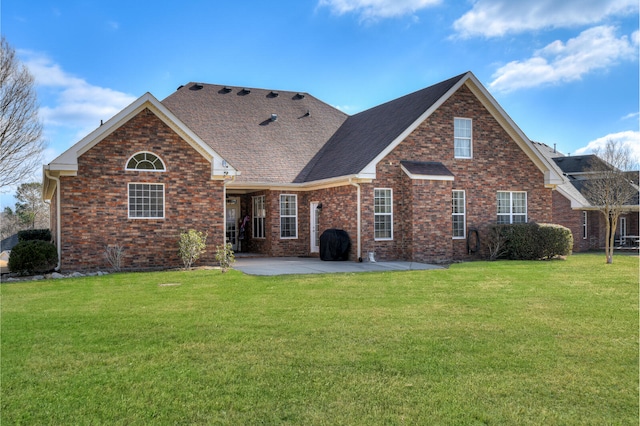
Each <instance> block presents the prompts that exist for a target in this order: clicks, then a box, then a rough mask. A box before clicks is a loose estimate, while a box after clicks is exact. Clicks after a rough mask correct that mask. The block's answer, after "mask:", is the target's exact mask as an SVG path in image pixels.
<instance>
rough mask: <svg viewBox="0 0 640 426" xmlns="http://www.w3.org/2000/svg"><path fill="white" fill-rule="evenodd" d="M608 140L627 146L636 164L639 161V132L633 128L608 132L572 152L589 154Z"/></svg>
mask: <svg viewBox="0 0 640 426" xmlns="http://www.w3.org/2000/svg"><path fill="white" fill-rule="evenodd" d="M608 140H613V141H615V142H618V143H621V144H622V145H623V146H625V147H628V148H629V151H631V156H632V157H633V159H634V162H635V163H636V164H638V163H640V132H638V131H635V130H627V131H625V132H618V133H610V134H608V135H606V136H603V137H601V138H598V139H595V140H593V141H591V142H589V143H588V144H587V146H585V147H582V148H580V149H578V150H576V152H575V153H574V154H575V155H585V154H590V153H592V152H593V151H594V150H596V149H604V147H605V145H606V144H607V141H608Z"/></svg>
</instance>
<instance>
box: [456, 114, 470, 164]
mask: <svg viewBox="0 0 640 426" xmlns="http://www.w3.org/2000/svg"><path fill="white" fill-rule="evenodd" d="M456 120H468V121H469V122H470V123H471V135H470V136H469V138H466V137H464V138H460V137H459V138H458V139H469V156H468V157H462V156H458V155H456ZM453 156H454V158H457V159H461V160H470V159H472V158H473V119H472V118H468V117H453Z"/></svg>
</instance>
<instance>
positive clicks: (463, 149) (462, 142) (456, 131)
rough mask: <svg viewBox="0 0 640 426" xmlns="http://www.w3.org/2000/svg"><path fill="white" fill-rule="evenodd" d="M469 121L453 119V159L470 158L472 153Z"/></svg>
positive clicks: (468, 119) (466, 119)
mask: <svg viewBox="0 0 640 426" xmlns="http://www.w3.org/2000/svg"><path fill="white" fill-rule="evenodd" d="M471 134H472V132H471V119H470V118H454V119H453V148H454V156H455V158H471V157H472V153H473V149H472V148H473V145H472V137H471Z"/></svg>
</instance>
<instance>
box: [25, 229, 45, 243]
mask: <svg viewBox="0 0 640 426" xmlns="http://www.w3.org/2000/svg"><path fill="white" fill-rule="evenodd" d="M33 240H40V241H46V242H51V231H50V230H48V229H25V230H23V231H18V241H33Z"/></svg>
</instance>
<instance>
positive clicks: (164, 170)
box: [124, 151, 167, 173]
mask: <svg viewBox="0 0 640 426" xmlns="http://www.w3.org/2000/svg"><path fill="white" fill-rule="evenodd" d="M140 154H151V155H153V156H154V157H156V158H157V159H158V160H160V163H162V170H158V169H130V168H128V167H127V166H128V165H129V162H130V161H131V159H132V158H133V157H135V156H136V155H140ZM124 169H125V170H126V171H128V172H151V173H164V172H166V171H167V165H166V164H165V163H164V161H163V160H162V158H160V156H159V155H158V154H156V153H155V152H151V151H138V152H136V153H135V154H133V155H132V156H131V157H129V159H128V160H127V162H126V163H124Z"/></svg>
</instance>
